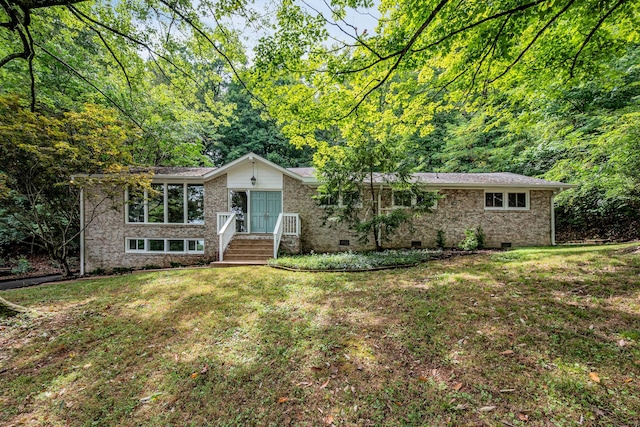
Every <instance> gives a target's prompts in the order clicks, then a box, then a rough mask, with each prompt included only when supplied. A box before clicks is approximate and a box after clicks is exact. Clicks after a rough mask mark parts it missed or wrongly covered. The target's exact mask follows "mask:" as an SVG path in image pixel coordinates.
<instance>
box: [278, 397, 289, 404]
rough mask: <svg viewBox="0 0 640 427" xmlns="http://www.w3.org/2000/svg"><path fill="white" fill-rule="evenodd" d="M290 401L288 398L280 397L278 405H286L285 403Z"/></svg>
mask: <svg viewBox="0 0 640 427" xmlns="http://www.w3.org/2000/svg"><path fill="white" fill-rule="evenodd" d="M288 401H289V398H288V397H280V398H279V399H278V403H284V402H288Z"/></svg>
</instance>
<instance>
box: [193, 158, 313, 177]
mask: <svg viewBox="0 0 640 427" xmlns="http://www.w3.org/2000/svg"><path fill="white" fill-rule="evenodd" d="M247 161H248V162H256V163H262V164H265V165H267V166H269V167H272V168H273V169H276V170H277V171H279V172H282V173H283V174H284V175H287V176H289V177H291V178H293V179H297V180H299V181H303V177H302V176H300V175H298V174H297V173H295V172H292V171H290V170H288V169H285V168H283V167H282V166H279V165H277V164H275V163H273V162H270V161H269V160H267V159H265V158H264V157H261V156H258V155H257V154H255V153H247V154H245V155H244V156H242V157H240V158H238V159H235V160H234V161H232V162H231V163H227V164H226V165H224V166H221V167H219V168H217V169H216V170H214V171H211V172H209V173H207V174H205V175H204V178H205V179H211V178H216V177H218V176H220V175H224V174H225V173H227V171H229V169H232V168H233V167H234V166H237V165H239V164H242V163H244V162H247Z"/></svg>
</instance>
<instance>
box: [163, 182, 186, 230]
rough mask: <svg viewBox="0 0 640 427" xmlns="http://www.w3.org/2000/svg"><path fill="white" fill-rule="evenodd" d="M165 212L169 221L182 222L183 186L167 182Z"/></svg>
mask: <svg viewBox="0 0 640 427" xmlns="http://www.w3.org/2000/svg"><path fill="white" fill-rule="evenodd" d="M167 214H168V219H169V222H170V223H173V224H181V223H184V186H183V185H182V184H167Z"/></svg>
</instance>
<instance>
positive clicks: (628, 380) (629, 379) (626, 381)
mask: <svg viewBox="0 0 640 427" xmlns="http://www.w3.org/2000/svg"><path fill="white" fill-rule="evenodd" d="M631 381H633V378H627V379H626V380H624V382H625V383H630V382H631Z"/></svg>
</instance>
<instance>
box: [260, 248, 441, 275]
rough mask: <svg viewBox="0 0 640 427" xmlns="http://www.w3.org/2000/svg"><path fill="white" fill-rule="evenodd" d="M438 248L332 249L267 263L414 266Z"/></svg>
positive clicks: (329, 266) (315, 266) (351, 268)
mask: <svg viewBox="0 0 640 427" xmlns="http://www.w3.org/2000/svg"><path fill="white" fill-rule="evenodd" d="M439 252H440V251H431V250H426V249H395V250H394V249H389V250H385V251H381V252H334V253H320V254H310V255H292V256H284V257H279V258H277V259H270V260H269V265H272V266H276V267H286V268H291V269H295V270H315V271H318V270H322V271H331V270H343V271H344V270H349V271H354V270H367V269H378V268H381V267H394V266H407V265H414V264H418V263H421V262H424V261H428V260H429V259H431V258H433V257H434V255H436V254H438V253H439Z"/></svg>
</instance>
